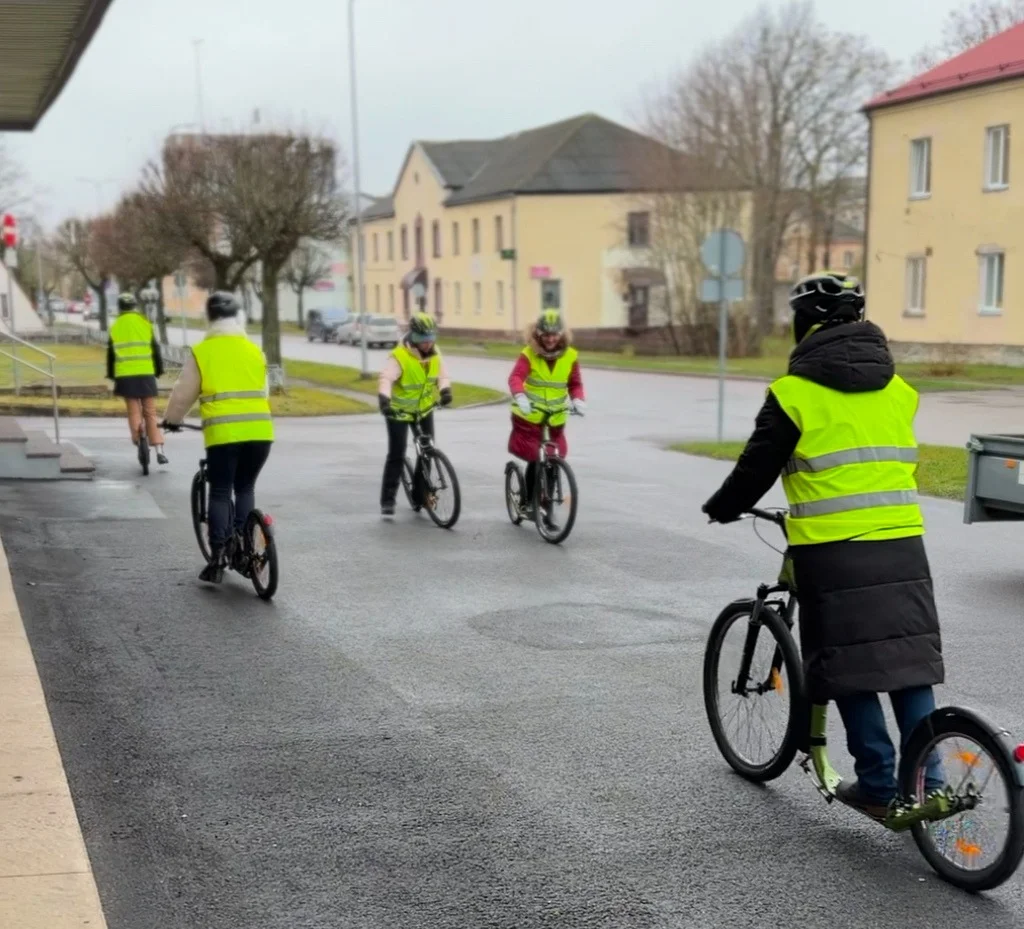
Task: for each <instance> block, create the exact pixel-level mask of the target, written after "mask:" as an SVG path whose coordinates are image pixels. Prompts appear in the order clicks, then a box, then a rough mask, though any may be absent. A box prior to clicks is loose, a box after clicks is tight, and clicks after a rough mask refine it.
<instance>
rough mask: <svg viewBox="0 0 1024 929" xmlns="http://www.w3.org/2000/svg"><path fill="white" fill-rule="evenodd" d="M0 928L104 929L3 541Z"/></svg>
mask: <svg viewBox="0 0 1024 929" xmlns="http://www.w3.org/2000/svg"><path fill="white" fill-rule="evenodd" d="M0 926H3V927H4V929H71V927H85V926H88V927H89V929H104V927H105V926H106V921H105V920H104V918H103V911H102V909H101V908H100V901H99V895H98V894H97V891H96V883H95V881H94V880H93V875H92V869H91V867H90V865H89V857H88V854H87V853H86V849H85V842H84V841H83V839H82V832H81V829H80V827H79V824H78V817H77V816H76V814H75V807H74V804H73V803H72V800H71V793H70V791H69V790H68V784H67V780H66V778H65V776H64V765H63V763H62V762H61V756H60V751H59V750H58V748H57V742H56V739H55V738H54V734H53V727H52V725H51V724H50V715H49V713H48V712H47V709H46V700H45V698H44V697H43V689H42V686H41V685H40V683H39V675H38V674H37V672H36V665H35V661H34V660H33V658H32V651H31V648H30V647H29V644H28V639H27V638H26V636H25V629H24V626H23V625H22V621H21V613H20V611H19V610H18V602H17V599H16V598H15V595H14V587H13V585H12V583H11V575H10V571H9V570H8V566H7V556H6V553H5V552H4V550H3V544H2V542H0Z"/></svg>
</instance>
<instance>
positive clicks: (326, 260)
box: [281, 239, 331, 328]
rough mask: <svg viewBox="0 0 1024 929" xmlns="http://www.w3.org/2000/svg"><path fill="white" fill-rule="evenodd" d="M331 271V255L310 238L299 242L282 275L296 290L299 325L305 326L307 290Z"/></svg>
mask: <svg viewBox="0 0 1024 929" xmlns="http://www.w3.org/2000/svg"><path fill="white" fill-rule="evenodd" d="M330 272H331V256H330V255H328V254H327V253H326V252H325V251H324V250H323V249H322V248H321V247H320V246H319V245H317V244H316V243H315V242H312V241H310V240H308V239H307V240H304V241H302V242H300V243H299V247H298V248H297V249H295V251H294V252H292V254H291V257H290V258H289V259H288V261H287V262H286V264H285V266H284V271H283V273H282V275H281V276H282V277H283V278H284V280H285V282H286V283H287V284H288V285H289V286H290V287H291V289H292V290H294V291H295V294H296V296H297V297H298V301H299V327H300V328H302V327H303V326H305V324H306V321H305V318H304V315H303V312H304V309H305V305H304V300H303V298H304V297H305V295H306V290H307V289H309V288H310V287H312V286H313V285H314V284H316V283H317V282H318V281H321V280H323V279H324V278H325V277H327V275H328V274H330Z"/></svg>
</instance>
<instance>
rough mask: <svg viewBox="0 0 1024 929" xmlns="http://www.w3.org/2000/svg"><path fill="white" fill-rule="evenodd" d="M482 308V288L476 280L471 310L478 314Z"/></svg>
mask: <svg viewBox="0 0 1024 929" xmlns="http://www.w3.org/2000/svg"><path fill="white" fill-rule="evenodd" d="M473 222H476V220H475V219H474V220H473ZM483 308H484V297H483V293H482V289H481V287H480V282H479V281H477V282H476V283H475V284H474V285H473V312H474V313H476V315H477V316H479V315H480V313H481V312H482V311H483Z"/></svg>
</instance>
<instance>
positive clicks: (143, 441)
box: [139, 426, 149, 477]
mask: <svg viewBox="0 0 1024 929" xmlns="http://www.w3.org/2000/svg"><path fill="white" fill-rule="evenodd" d="M139 464H140V465H142V475H143V477H145V476H146V475H148V474H149V439H147V438H146V427H145V426H142V428H141V429H139Z"/></svg>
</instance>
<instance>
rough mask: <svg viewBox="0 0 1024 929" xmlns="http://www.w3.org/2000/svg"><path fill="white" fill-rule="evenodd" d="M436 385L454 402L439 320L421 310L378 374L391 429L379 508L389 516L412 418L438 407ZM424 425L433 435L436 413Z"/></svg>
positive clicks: (445, 401) (417, 495)
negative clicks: (440, 347) (440, 341)
mask: <svg viewBox="0 0 1024 929" xmlns="http://www.w3.org/2000/svg"><path fill="white" fill-rule="evenodd" d="M435 388H436V389H439V390H440V393H441V406H448V405H449V404H450V403H451V402H452V386H451V380H450V379H449V377H448V369H447V367H446V366H445V363H444V359H443V358H442V357H441V352H440V351H438V348H437V324H436V323H435V322H434V320H433V318H432V317H431V316H430V314H429V313H416V314H415V315H414V316H413V317H412V319H411V320H410V321H409V332H408V333H407V334H406V336H405V338H404V339H402V343H401V344H400V345H397V346H396V347H395V348H394V350H393V351H392V352H391V354H390V355H389V356H388V359H387V361H386V362H385V363H384V367H383V368H381V371H380V377H379V378H378V380H377V402H378V404H379V406H380V411H381V413H383V414H384V417H385V420H386V423H387V430H388V454H387V458H386V459H385V460H384V477H383V479H382V481H381V488H380V512H381V515H382V516H384V517H391V516H394V515H395V497H396V496H397V494H398V482H399V480H400V479H401V476H402V466H403V465H404V463H405V447H406V444H407V442H408V438H409V423H410V422H412V420H413V418H414V416H415V414H416V413H417V412H425V411H427V410H430V409H431V408H432V407H433V405H434V390H435ZM420 428H421V429H422V430H423V431H424V432H425V433H426V434H427V435H429V436H433V435H434V414H433V413H427V415H426V416H424V417H423V419H422V420H420ZM415 474H416V480H415V485H414V487H413V500H414V501H415V502H416V503H417V504H422V499H421V497H422V492H423V488H422V486H421V477H420V468H419V462H418V461H417V462H416V469H415Z"/></svg>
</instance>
